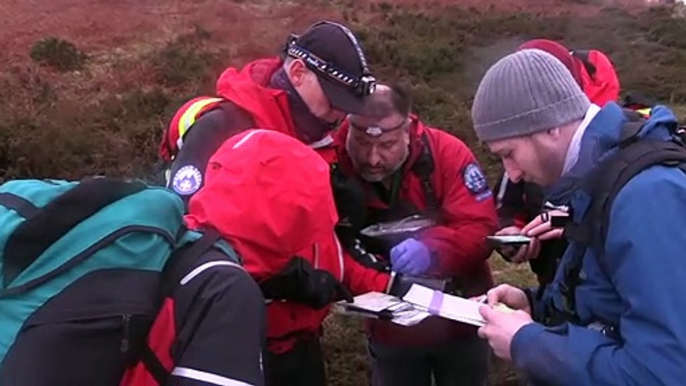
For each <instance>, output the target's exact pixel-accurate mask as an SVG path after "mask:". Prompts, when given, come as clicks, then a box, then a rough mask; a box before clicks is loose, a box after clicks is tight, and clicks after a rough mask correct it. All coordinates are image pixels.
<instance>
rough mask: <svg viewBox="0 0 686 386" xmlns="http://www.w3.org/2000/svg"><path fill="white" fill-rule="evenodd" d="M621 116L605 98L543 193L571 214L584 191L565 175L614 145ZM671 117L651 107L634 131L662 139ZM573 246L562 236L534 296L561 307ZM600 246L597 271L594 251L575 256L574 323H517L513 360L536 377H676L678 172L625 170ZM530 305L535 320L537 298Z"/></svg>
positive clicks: (683, 332) (659, 380)
mask: <svg viewBox="0 0 686 386" xmlns="http://www.w3.org/2000/svg"><path fill="white" fill-rule="evenodd" d="M624 120H625V118H624V116H623V113H622V111H621V109H620V108H619V106H617V105H616V104H614V103H610V104H609V105H606V107H604V108H603V109H602V110H601V111H600V112H599V113H598V115H597V116H596V117H595V119H593V121H592V122H591V124H590V126H589V127H588V128H587V129H586V132H585V133H584V136H583V138H582V143H581V152H580V155H579V160H578V161H577V163H576V164H575V165H574V167H573V168H572V170H570V171H569V172H568V173H567V174H565V175H564V176H563V178H562V179H561V180H560V181H559V182H558V183H557V184H556V185H555V186H553V187H552V188H551V189H550V191H549V192H548V193H549V197H550V199H551V200H552V201H554V202H555V203H556V204H568V205H570V206H571V207H572V208H573V209H574V212H573V219H572V220H573V221H575V222H577V223H578V222H580V220H581V219H582V218H583V216H584V214H585V213H584V211H585V210H586V209H587V207H588V204H589V202H590V197H589V196H588V195H587V194H586V193H585V192H583V191H581V190H580V188H578V187H576V186H575V182H576V181H578V179H579V178H581V177H582V176H584V175H585V174H586V173H588V171H589V170H591V169H592V168H593V167H594V165H596V164H597V162H598V160H599V159H601V158H602V157H605V156H607V155H608V154H611V153H612V152H613V151H615V149H616V145H617V142H618V136H619V132H620V128H621V125H622V122H623V121H624ZM675 124H676V118H675V116H674V115H673V114H672V112H671V111H670V110H668V109H667V108H666V107H664V106H659V107H655V108H654V109H653V112H652V116H651V118H650V120H649V121H648V123H647V124H646V125H645V126H644V127H643V129H642V130H641V132H640V135H641V136H642V137H644V138H645V137H651V138H664V139H665V140H666V139H668V138H669V133H668V126H670V125H675ZM578 247H579V246H578V245H576V244H575V243H571V244H570V246H569V248H568V249H567V252H566V254H565V255H564V256H563V258H562V260H561V263H560V264H561V266H560V268H559V269H558V270H557V274H556V278H555V280H554V282H553V284H552V285H551V286H550V287H549V288H548V289H547V290H546V293H545V294H544V296H543V299H542V302H544V301H546V300H548V299H552V301H554V302H555V304H556V306H558V307H561V305H562V298H561V295H560V290H559V288H560V283H561V282H562V276H563V275H562V271H563V269H562V268H563V266H564V265H565V264H569V261H570V259H571V258H572V255H573V254H574V250H575V248H578ZM605 251H606V256H605V258H604V262H603V263H604V267H605V270H602V269H601V268H600V266H599V262H598V259H597V256H596V253H595V251H593V250H591V249H589V250H587V251H586V256H584V260H583V264H582V268H581V275H580V277H582V278H583V279H582V282H581V283H580V284H579V286H578V287H577V291H576V301H577V308H576V311H577V313H578V315H579V317H580V320H581V322H582V325H575V324H571V323H565V324H563V325H561V326H557V327H551V328H548V327H545V326H543V325H542V324H538V323H533V324H530V325H527V326H525V327H523V328H522V329H521V330H519V331H518V332H517V334H515V336H514V338H513V340H512V346H511V354H512V358H513V361H514V364H515V367H517V368H518V369H520V370H522V371H524V372H525V373H527V374H528V375H529V376H530V377H531V378H532V379H533V380H534V382H535V383H538V384H551V385H575V386H579V385H681V384H685V383H686V256H685V255H686V175H685V174H684V173H683V172H681V171H680V170H679V169H678V168H669V167H665V166H653V167H650V168H648V169H646V170H644V171H643V172H641V173H639V174H638V175H637V176H635V177H634V178H633V179H631V180H630V181H629V182H628V183H627V184H626V185H625V187H624V188H623V189H622V190H621V192H620V193H619V194H618V195H617V197H616V199H615V202H614V204H613V205H612V208H611V212H610V223H609V230H608V235H607V242H606V244H605ZM605 272H607V274H606V273H605ZM534 308H535V309H536V311H534V314H535V315H534V318H535V319H537V320H540V319H538V318H540V314H539V313H540V311H541V307H540V304H537V305H534ZM560 309H561V308H560ZM593 322H601V323H604V324H606V325H613V326H619V335H620V337H619V339H618V340H615V339H612V338H609V337H607V336H605V335H603V334H602V333H600V332H599V331H596V330H593V329H590V328H588V327H586V326H587V325H588V324H590V323H593Z"/></svg>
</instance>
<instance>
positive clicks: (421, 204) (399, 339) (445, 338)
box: [336, 85, 497, 386]
mask: <svg viewBox="0 0 686 386" xmlns="http://www.w3.org/2000/svg"><path fill="white" fill-rule="evenodd" d="M410 104H411V103H410V97H409V96H408V95H407V93H405V92H404V91H403V90H402V89H400V88H398V87H389V86H386V85H378V86H377V88H376V91H375V92H374V93H373V94H372V95H371V96H370V97H369V98H368V99H367V101H366V104H365V109H364V111H363V112H362V114H352V115H350V116H349V117H348V120H347V121H346V123H345V124H344V125H343V126H342V128H341V130H339V132H338V133H337V137H336V145H337V152H338V157H339V160H338V167H339V169H340V171H341V172H342V173H343V174H344V175H345V176H346V177H347V178H349V179H351V180H353V181H355V182H357V183H358V184H360V185H361V187H362V190H363V192H364V194H363V195H362V196H363V197H364V201H365V202H364V207H365V209H366V215H365V218H364V219H363V220H362V221H360V219H357V224H350V226H349V227H347V229H342V228H343V227H340V226H339V236H340V237H341V239H342V240H343V243H344V245H345V246H346V247H347V248H351V246H354V247H355V248H351V249H355V250H356V252H357V253H354V252H351V254H353V255H354V256H356V257H357V258H358V259H359V260H360V261H361V262H363V263H365V264H366V265H369V266H375V267H379V268H380V269H383V268H382V266H383V265H382V264H379V263H380V262H385V263H386V264H387V265H388V266H389V268H390V270H391V272H392V275H395V276H396V278H400V277H402V278H404V279H403V280H410V281H411V280H412V279H411V277H414V278H415V279H421V280H424V281H425V282H426V283H427V284H428V285H432V286H434V288H439V289H441V290H443V291H445V292H453V293H457V294H459V295H461V296H465V297H468V296H473V295H477V294H480V293H482V291H483V290H484V289H487V288H490V287H491V286H492V284H493V281H492V277H491V273H490V270H489V267H488V264H487V262H486V260H487V259H488V257H489V255H490V253H491V248H490V247H489V246H488V245H487V244H486V243H485V237H486V236H487V235H490V234H493V232H494V231H495V230H496V227H497V220H496V212H495V206H494V203H493V197H492V193H491V191H490V189H489V187H488V184H487V181H486V178H485V177H484V175H483V173H482V171H481V167H480V166H479V164H478V163H477V160H476V158H475V157H474V154H473V153H472V152H471V151H470V149H469V148H467V146H466V145H465V144H464V143H463V142H462V141H460V140H459V139H457V138H456V137H454V136H452V135H450V134H448V133H447V132H445V131H442V130H438V129H435V128H431V127H429V126H427V125H425V124H424V123H422V122H421V121H420V120H419V118H418V117H417V116H416V115H414V114H411V113H410V110H411V106H410ZM350 204H353V205H354V203H349V202H348V203H343V202H339V203H338V205H339V212H341V213H346V206H347V205H350ZM352 212H359V211H352ZM352 214H354V213H351V215H352ZM340 216H341V217H345V215H344V214H341V215H340ZM351 229H352V231H351ZM384 229H385V231H386V232H385V234H384ZM351 234H352V235H353V238H354V240H351ZM361 249H363V250H364V252H365V253H360V250H361ZM368 333H369V352H370V354H371V356H372V364H373V366H372V369H373V382H372V383H373V385H374V386H402V385H413V386H424V385H426V386H429V385H431V384H432V383H431V382H432V378H433V379H435V382H436V384H437V385H438V386H443V385H451V386H453V385H482V384H484V382H485V381H486V377H487V363H488V347H487V346H485V345H484V344H483V342H480V340H479V339H478V337H477V335H476V330H475V328H472V327H470V326H467V325H465V324H460V323H457V322H453V321H449V320H447V319H441V318H438V317H430V318H428V319H426V320H425V321H422V322H421V323H420V324H418V325H416V326H413V327H404V326H400V325H397V324H392V323H390V322H387V321H378V320H374V321H371V322H370V323H369V324H368Z"/></svg>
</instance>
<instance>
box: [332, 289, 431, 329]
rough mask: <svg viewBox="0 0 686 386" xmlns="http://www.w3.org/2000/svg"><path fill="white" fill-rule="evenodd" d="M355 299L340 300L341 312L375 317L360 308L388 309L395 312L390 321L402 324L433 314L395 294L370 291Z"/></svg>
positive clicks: (415, 322) (416, 322)
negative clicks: (364, 312) (361, 311)
mask: <svg viewBox="0 0 686 386" xmlns="http://www.w3.org/2000/svg"><path fill="white" fill-rule="evenodd" d="M353 300H354V301H353V303H346V302H345V301H341V302H338V306H339V309H340V312H341V313H343V314H348V315H360V316H364V317H373V316H372V315H363V314H360V313H359V311H358V310H366V311H370V312H380V311H382V310H388V311H391V312H392V313H393V319H391V320H390V321H391V322H393V323H395V324H399V325H402V326H414V325H415V324H418V323H420V322H421V321H422V320H424V319H426V318H428V317H429V316H431V314H429V313H428V312H426V310H424V309H421V307H416V306H414V305H412V304H410V303H408V302H404V301H402V300H401V299H399V298H397V297H395V296H391V295H388V294H384V293H380V292H368V293H366V294H363V295H359V296H356V297H355V298H354V299H353Z"/></svg>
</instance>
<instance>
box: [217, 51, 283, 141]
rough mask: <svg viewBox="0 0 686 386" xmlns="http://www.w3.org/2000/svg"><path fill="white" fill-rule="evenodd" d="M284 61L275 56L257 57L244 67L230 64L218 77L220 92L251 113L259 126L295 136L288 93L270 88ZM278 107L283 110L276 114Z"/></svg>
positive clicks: (220, 94) (218, 92)
mask: <svg viewBox="0 0 686 386" xmlns="http://www.w3.org/2000/svg"><path fill="white" fill-rule="evenodd" d="M282 64H283V61H282V60H281V59H279V58H278V57H275V58H269V59H259V60H255V61H253V62H250V63H248V64H247V65H245V66H244V67H243V68H241V69H238V68H235V67H229V68H227V69H226V70H224V72H222V74H221V75H220V76H219V79H218V80H217V84H216V88H217V95H219V96H220V97H222V98H225V99H228V100H230V101H232V102H233V103H235V104H236V105H237V106H238V107H240V108H242V109H244V110H246V111H247V112H248V113H250V115H252V116H253V117H254V119H255V121H256V122H255V124H256V126H257V127H259V128H263V129H270V130H276V131H280V132H284V133H286V134H290V135H292V136H295V127H294V124H293V120H292V119H291V116H290V110H289V107H288V99H287V96H286V92H285V91H283V90H278V89H273V88H270V87H268V84H269V80H270V79H271V77H272V75H273V74H274V73H275V72H276V71H277V70H278V69H279V68H281V65H282ZM275 109H276V110H277V111H279V112H280V113H277V114H275V113H274V110H275Z"/></svg>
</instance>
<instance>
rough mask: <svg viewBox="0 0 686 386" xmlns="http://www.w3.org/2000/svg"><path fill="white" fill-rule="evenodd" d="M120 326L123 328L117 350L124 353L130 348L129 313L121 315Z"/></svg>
mask: <svg viewBox="0 0 686 386" xmlns="http://www.w3.org/2000/svg"><path fill="white" fill-rule="evenodd" d="M122 328H123V330H124V334H123V336H122V338H121V342H120V344H119V350H120V351H121V352H122V353H124V354H126V353H127V352H128V351H129V348H130V342H129V336H130V335H131V315H130V314H126V315H122Z"/></svg>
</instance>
